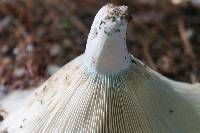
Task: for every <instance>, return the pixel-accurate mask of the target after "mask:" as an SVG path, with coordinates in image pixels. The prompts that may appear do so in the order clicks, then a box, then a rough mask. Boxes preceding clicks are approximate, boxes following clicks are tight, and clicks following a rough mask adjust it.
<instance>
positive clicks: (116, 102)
mask: <svg viewBox="0 0 200 133" xmlns="http://www.w3.org/2000/svg"><path fill="white" fill-rule="evenodd" d="M127 10H128V8H127V7H126V6H114V5H112V4H108V5H106V6H104V7H103V8H101V9H100V11H99V12H98V13H97V15H96V17H95V19H94V22H93V24H92V27H91V30H90V33H89V36H88V40H87V46H86V51H85V53H84V54H82V55H80V56H79V57H77V58H75V59H74V60H72V61H71V62H69V63H67V64H66V65H65V66H64V67H62V68H61V69H60V70H59V71H58V72H57V73H55V74H54V75H53V76H52V77H50V78H49V79H48V80H47V81H46V82H45V83H43V85H41V86H40V87H39V88H37V89H36V90H35V91H34V92H33V93H32V94H31V96H29V98H28V101H27V102H25V104H23V105H21V107H20V108H19V109H17V110H16V111H15V112H13V113H10V114H9V115H8V117H7V118H6V119H5V120H4V121H3V123H2V125H1V127H0V129H1V131H3V130H5V129H6V130H7V131H8V132H9V133H199V132H200V126H199V124H200V86H199V84H193V85H192V84H188V83H181V82H176V81H172V80H170V79H168V78H166V77H164V76H162V75H161V74H159V73H157V72H155V71H154V70H152V69H151V68H149V67H147V66H146V65H144V64H143V63H142V62H141V61H139V60H138V59H136V58H134V57H133V56H131V55H130V54H128V50H127V47H126V27H127V24H128V18H129V15H128V13H127V12H128V11H127Z"/></svg>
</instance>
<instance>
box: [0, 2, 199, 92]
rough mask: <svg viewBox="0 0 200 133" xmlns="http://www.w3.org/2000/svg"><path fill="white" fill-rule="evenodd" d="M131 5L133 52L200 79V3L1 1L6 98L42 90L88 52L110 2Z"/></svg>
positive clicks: (165, 69)
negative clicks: (87, 46) (98, 18)
mask: <svg viewBox="0 0 200 133" xmlns="http://www.w3.org/2000/svg"><path fill="white" fill-rule="evenodd" d="M110 2H112V3H115V4H119V5H122V4H124V5H127V6H129V10H130V12H132V13H133V20H132V21H131V22H130V24H129V26H128V33H127V36H128V40H127V44H128V48H129V52H130V53H132V54H133V55H134V56H135V57H137V58H139V59H140V60H142V61H143V62H145V63H146V64H148V65H149V66H150V67H151V68H153V69H154V70H156V71H159V72H160V73H162V74H163V75H166V76H167V77H169V78H171V79H175V80H179V81H186V82H190V83H194V82H199V81H200V1H199V0H110V1H109V0H101V1H100V0H99V1H95V0H0V95H2V94H5V93H7V92H9V91H11V90H14V89H28V88H31V87H36V86H38V85H39V84H41V83H42V82H43V81H44V80H45V79H47V78H48V77H49V76H50V75H51V74H52V73H54V72H55V71H56V70H57V69H59V68H60V67H61V66H62V65H64V64H66V63H67V62H68V61H70V60H71V59H73V58H75V57H76V56H78V55H80V54H81V53H83V52H84V49H85V44H86V39H87V35H88V32H89V30H90V26H91V24H92V21H93V18H94V16H95V14H96V13H97V11H98V10H99V9H100V8H101V7H102V6H103V5H105V4H106V3H110Z"/></svg>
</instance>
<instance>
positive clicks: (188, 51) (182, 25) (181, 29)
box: [178, 17, 195, 59]
mask: <svg viewBox="0 0 200 133" xmlns="http://www.w3.org/2000/svg"><path fill="white" fill-rule="evenodd" d="M178 29H179V34H180V37H181V40H182V42H183V43H182V44H183V49H184V53H185V54H186V55H187V56H189V57H190V58H191V59H194V58H195V54H194V52H193V48H192V44H191V42H190V40H189V38H188V35H187V33H186V29H185V23H184V19H183V17H180V18H179V20H178Z"/></svg>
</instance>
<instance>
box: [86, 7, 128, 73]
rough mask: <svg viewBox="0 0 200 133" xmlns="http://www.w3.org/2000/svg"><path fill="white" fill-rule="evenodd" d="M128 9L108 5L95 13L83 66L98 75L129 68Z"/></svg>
mask: <svg viewBox="0 0 200 133" xmlns="http://www.w3.org/2000/svg"><path fill="white" fill-rule="evenodd" d="M127 24H128V8H127V7H126V6H113V5H112V4H108V5H106V6H104V7H103V8H101V10H100V11H99V12H98V13H97V15H96V17H95V19H94V22H93V24H92V27H91V30H90V34H89V36H88V40H87V45H86V50H85V58H84V64H85V65H86V66H87V67H88V68H90V69H92V70H94V71H98V72H100V73H113V72H119V71H121V70H123V69H125V68H127V67H128V66H129V60H130V58H129V55H128V50H127V46H126V28H127Z"/></svg>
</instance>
